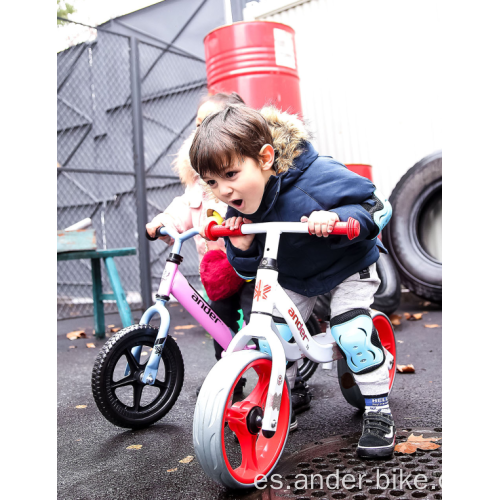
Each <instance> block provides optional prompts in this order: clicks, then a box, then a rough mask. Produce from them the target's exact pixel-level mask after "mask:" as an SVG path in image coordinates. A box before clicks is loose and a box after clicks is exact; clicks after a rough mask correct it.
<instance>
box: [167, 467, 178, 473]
mask: <svg viewBox="0 0 500 500" xmlns="http://www.w3.org/2000/svg"><path fill="white" fill-rule="evenodd" d="M176 470H177V467H176V468H175V469H167V472H175V471H176Z"/></svg>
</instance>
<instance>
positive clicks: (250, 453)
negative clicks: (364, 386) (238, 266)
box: [193, 218, 396, 489]
mask: <svg viewBox="0 0 500 500" xmlns="http://www.w3.org/2000/svg"><path fill="white" fill-rule="evenodd" d="M258 233H264V234H266V242H265V247H264V248H265V251H264V255H263V258H262V260H261V263H260V265H259V268H258V271H257V276H256V278H255V280H256V287H255V293H254V299H253V304H252V313H251V318H250V322H249V324H248V325H247V326H246V327H244V328H243V329H242V330H240V332H239V333H237V334H236V336H235V337H234V338H233V339H232V341H231V343H230V344H229V346H228V347H227V349H226V352H225V353H223V357H222V359H221V360H220V361H219V362H218V363H217V364H216V365H215V366H214V367H213V368H212V370H211V371H210V373H209V374H208V376H207V378H206V379H205V382H204V383H203V386H202V388H201V391H200V394H199V396H198V400H197V403H196V409H195V414H194V420H193V442H194V448H195V453H196V457H197V458H198V461H199V462H200V464H201V466H202V468H203V470H204V471H205V473H206V474H207V475H208V476H210V477H211V478H212V479H213V480H215V481H217V482H219V483H220V484H222V485H223V486H225V487H227V488H235V489H238V488H248V487H251V486H255V485H257V484H258V483H259V481H262V480H264V478H267V477H268V476H270V475H271V473H272V471H273V469H274V467H275V466H276V464H277V462H278V460H279V458H280V456H281V454H282V452H283V449H284V447H285V443H286V440H287V437H288V432H289V425H290V418H291V392H290V387H289V383H288V380H287V377H286V365H287V361H289V362H293V361H298V360H300V359H302V358H304V357H306V358H309V359H311V360H312V361H314V362H316V363H329V362H331V361H333V360H337V361H338V362H340V363H342V361H344V357H343V354H342V352H341V350H340V349H339V347H338V346H337V344H336V343H335V341H334V339H333V336H332V335H331V334H330V332H329V331H327V332H325V333H321V334H317V335H315V336H311V334H310V332H309V331H308V329H307V327H306V326H305V325H306V323H305V322H304V320H303V318H302V317H301V315H300V312H299V311H298V309H297V307H296V306H295V304H294V303H293V302H292V300H291V299H290V298H289V297H288V295H287V294H286V293H285V291H284V290H283V289H282V288H281V286H280V285H279V283H278V269H277V265H276V264H277V260H276V259H277V253H278V246H279V241H280V236H281V234H282V233H308V225H307V223H301V222H268V223H256V224H246V225H245V224H243V225H242V226H241V227H240V228H239V229H238V230H233V231H231V230H229V229H227V228H225V227H224V226H215V223H214V222H211V223H209V226H208V227H207V228H206V230H205V234H206V235H207V236H208V237H209V238H210V239H216V238H217V237H220V236H237V235H242V234H258ZM332 234H342V235H347V237H348V238H349V239H353V238H355V237H356V236H358V235H359V223H358V222H357V221H355V220H354V219H352V218H349V220H348V222H346V223H342V222H337V223H336V224H335V226H334V228H333V233H332ZM274 307H276V308H277V309H278V311H279V312H280V313H281V315H282V316H283V317H284V318H285V320H286V323H287V325H288V327H289V329H288V328H283V325H280V324H275V323H274V322H273V317H272V313H273V309H274ZM372 317H373V322H374V325H375V327H376V328H377V331H378V333H379V337H380V340H381V342H382V345H383V346H384V350H385V353H386V361H385V365H386V367H387V370H389V374H390V389H391V388H392V386H393V382H394V375H395V367H396V342H395V339H394V332H393V329H392V325H391V322H390V321H389V319H388V318H387V317H386V316H385V315H384V314H383V313H375V312H372ZM280 327H281V328H282V330H281V331H282V332H283V335H282V334H281V333H280ZM290 331H291V334H292V337H291V338H284V337H286V334H285V332H288V335H289V332H290ZM252 338H257V339H259V345H262V346H263V345H266V346H267V347H268V349H267V350H268V352H270V354H268V353H265V352H260V351H257V350H246V347H247V344H248V343H249V341H250V340H251V339H252ZM344 363H345V362H344ZM338 371H339V383H340V385H341V390H342V394H343V395H344V397H345V398H346V400H347V401H348V402H349V403H350V404H352V405H353V406H356V407H358V408H364V399H363V397H362V396H361V393H360V391H359V387H358V386H357V385H356V383H355V381H354V378H353V377H352V375H351V374H350V372H349V371H348V369H347V364H345V366H344V368H341V367H339V370H338ZM243 376H245V378H246V379H247V385H246V389H249V390H250V392H249V394H248V396H247V397H245V398H244V399H243V400H238V399H237V398H235V397H234V389H235V387H236V384H237V383H238V380H239V379H240V378H241V377H243ZM349 377H350V380H348V379H349ZM249 382H250V383H249ZM245 392H248V391H245ZM239 399H241V398H239Z"/></svg>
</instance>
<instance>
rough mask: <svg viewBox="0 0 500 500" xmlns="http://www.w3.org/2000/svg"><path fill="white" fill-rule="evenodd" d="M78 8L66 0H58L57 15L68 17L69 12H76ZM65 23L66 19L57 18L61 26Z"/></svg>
mask: <svg viewBox="0 0 500 500" xmlns="http://www.w3.org/2000/svg"><path fill="white" fill-rule="evenodd" d="M75 12H76V9H75V8H74V7H73V6H72V5H71V4H70V3H68V2H66V1H65V0H57V17H64V19H67V18H68V14H74V13H75ZM63 24H65V22H64V21H60V20H59V19H58V20H57V25H58V26H61V25H63Z"/></svg>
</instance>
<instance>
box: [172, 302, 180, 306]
mask: <svg viewBox="0 0 500 500" xmlns="http://www.w3.org/2000/svg"><path fill="white" fill-rule="evenodd" d="M178 305H179V303H178V302H172V303H171V304H170V307H177V306H178Z"/></svg>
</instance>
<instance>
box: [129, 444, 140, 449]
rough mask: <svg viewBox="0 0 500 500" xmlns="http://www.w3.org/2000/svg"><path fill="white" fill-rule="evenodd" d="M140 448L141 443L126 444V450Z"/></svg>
mask: <svg viewBox="0 0 500 500" xmlns="http://www.w3.org/2000/svg"><path fill="white" fill-rule="evenodd" d="M141 448H142V444H131V445H130V446H127V450H140V449H141Z"/></svg>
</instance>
